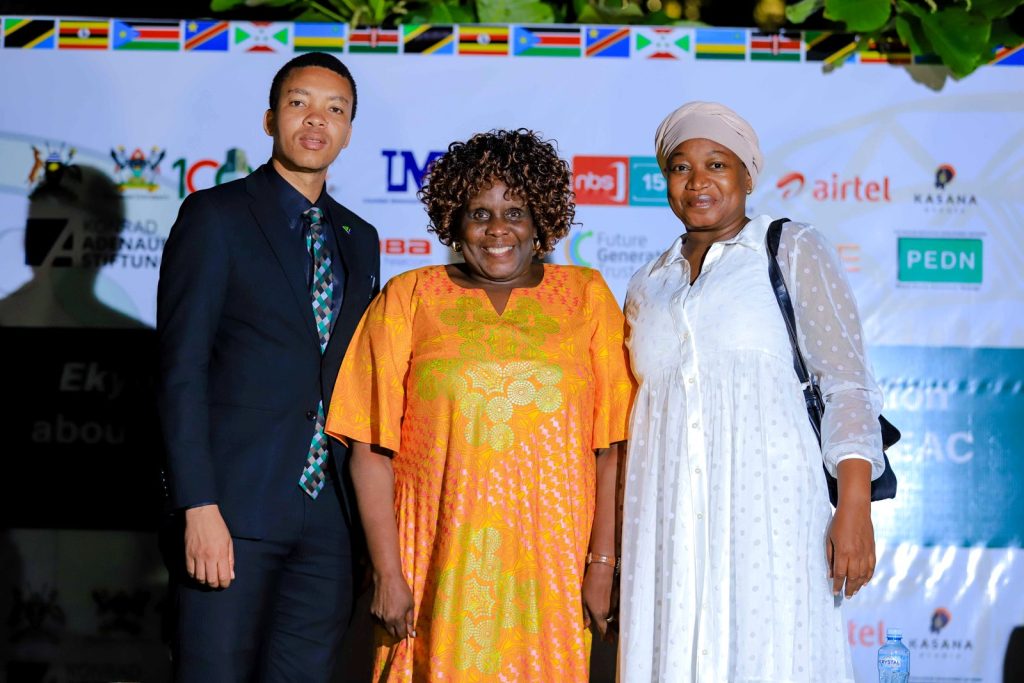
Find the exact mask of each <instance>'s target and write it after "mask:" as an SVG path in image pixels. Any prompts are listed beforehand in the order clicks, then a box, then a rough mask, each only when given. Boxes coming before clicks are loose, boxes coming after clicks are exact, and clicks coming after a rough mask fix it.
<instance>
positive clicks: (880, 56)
mask: <svg viewBox="0 0 1024 683" xmlns="http://www.w3.org/2000/svg"><path fill="white" fill-rule="evenodd" d="M912 61H913V59H912V56H911V54H910V48H909V47H907V46H906V45H904V44H903V43H901V42H900V41H899V40H898V39H896V38H890V37H888V36H883V38H882V41H881V42H878V41H875V40H874V39H872V40H869V41H868V49H866V50H864V51H862V52H861V53H860V63H861V64H910V63H911V62H912Z"/></svg>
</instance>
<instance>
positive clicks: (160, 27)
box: [114, 19, 181, 50]
mask: <svg viewBox="0 0 1024 683" xmlns="http://www.w3.org/2000/svg"><path fill="white" fill-rule="evenodd" d="M114 49H115V50H180V49H181V24H180V23H179V22H177V21H118V20H117V19H115V20H114Z"/></svg>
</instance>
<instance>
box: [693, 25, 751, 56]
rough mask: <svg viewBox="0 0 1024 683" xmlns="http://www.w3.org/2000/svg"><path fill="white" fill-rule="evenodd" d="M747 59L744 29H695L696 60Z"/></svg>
mask: <svg viewBox="0 0 1024 683" xmlns="http://www.w3.org/2000/svg"><path fill="white" fill-rule="evenodd" d="M746 58H747V32H746V31H745V30H744V29H718V28H699V29H697V59H734V60H739V61H743V60H744V59H746Z"/></svg>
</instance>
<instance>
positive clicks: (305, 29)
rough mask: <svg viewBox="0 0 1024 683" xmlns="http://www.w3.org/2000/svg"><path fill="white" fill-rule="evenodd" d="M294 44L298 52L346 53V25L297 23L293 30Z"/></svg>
mask: <svg viewBox="0 0 1024 683" xmlns="http://www.w3.org/2000/svg"><path fill="white" fill-rule="evenodd" d="M292 31H293V32H294V37H293V38H292V43H293V46H294V49H295V51H296V52H344V51H345V34H346V33H347V31H348V26H346V25H345V24H324V23H314V22H296V23H295V27H294V28H293V29H292Z"/></svg>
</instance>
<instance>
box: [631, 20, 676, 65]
mask: <svg viewBox="0 0 1024 683" xmlns="http://www.w3.org/2000/svg"><path fill="white" fill-rule="evenodd" d="M689 53H690V33H689V32H688V31H686V30H685V29H681V28H665V27H647V26H634V27H633V56H634V57H640V58H641V59H682V58H684V57H686V56H687V55H688V54H689Z"/></svg>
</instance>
